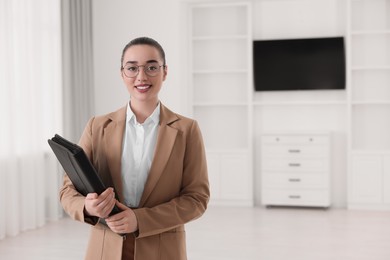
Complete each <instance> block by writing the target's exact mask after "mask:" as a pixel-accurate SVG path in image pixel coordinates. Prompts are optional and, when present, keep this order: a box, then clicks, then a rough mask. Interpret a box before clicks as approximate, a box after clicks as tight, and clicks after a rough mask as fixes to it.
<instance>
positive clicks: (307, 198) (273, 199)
mask: <svg viewBox="0 0 390 260" xmlns="http://www.w3.org/2000/svg"><path fill="white" fill-rule="evenodd" d="M262 204H263V205H280V206H283V205H286V206H314V207H328V206H329V205H330V195H329V192H328V191H327V190H313V191H301V190H270V189H266V190H264V191H263V193H262Z"/></svg>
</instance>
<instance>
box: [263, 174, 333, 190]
mask: <svg viewBox="0 0 390 260" xmlns="http://www.w3.org/2000/svg"><path fill="white" fill-rule="evenodd" d="M262 183H263V187H264V188H280V189H324V188H328V187H329V179H328V176H327V174H279V173H267V172H265V173H264V175H263V179H262Z"/></svg>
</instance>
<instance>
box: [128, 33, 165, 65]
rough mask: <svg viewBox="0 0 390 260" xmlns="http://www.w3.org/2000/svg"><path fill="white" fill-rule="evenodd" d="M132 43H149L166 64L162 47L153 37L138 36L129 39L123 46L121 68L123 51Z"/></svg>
mask: <svg viewBox="0 0 390 260" xmlns="http://www.w3.org/2000/svg"><path fill="white" fill-rule="evenodd" d="M134 45H149V46H152V47H154V48H156V49H157V50H158V52H159V53H160V56H161V58H162V59H163V65H164V66H165V65H166V60H165V52H164V49H163V47H162V46H161V45H160V44H159V43H158V42H157V41H156V40H154V39H152V38H149V37H139V38H135V39H133V40H131V41H130V42H129V43H128V44H126V46H125V48H123V51H122V57H121V69H122V68H123V65H122V64H123V58H124V56H125V52H126V51H127V49H128V48H130V47H131V46H134Z"/></svg>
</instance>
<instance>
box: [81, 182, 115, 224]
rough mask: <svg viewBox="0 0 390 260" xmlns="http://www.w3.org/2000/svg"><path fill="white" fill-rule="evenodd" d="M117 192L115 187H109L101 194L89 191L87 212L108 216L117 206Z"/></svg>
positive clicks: (100, 216) (86, 204)
mask: <svg viewBox="0 0 390 260" xmlns="http://www.w3.org/2000/svg"><path fill="white" fill-rule="evenodd" d="M115 201H116V199H115V193H114V189H113V188H107V189H106V190H105V191H104V192H102V193H101V194H100V195H97V194H96V193H88V194H87V197H85V212H86V213H87V214H88V215H89V216H95V217H99V218H106V217H108V214H110V213H111V210H112V209H113V208H114V206H115Z"/></svg>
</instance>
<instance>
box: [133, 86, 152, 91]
mask: <svg viewBox="0 0 390 260" xmlns="http://www.w3.org/2000/svg"><path fill="white" fill-rule="evenodd" d="M135 88H136V89H138V90H147V89H149V88H150V85H140V86H135Z"/></svg>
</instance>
